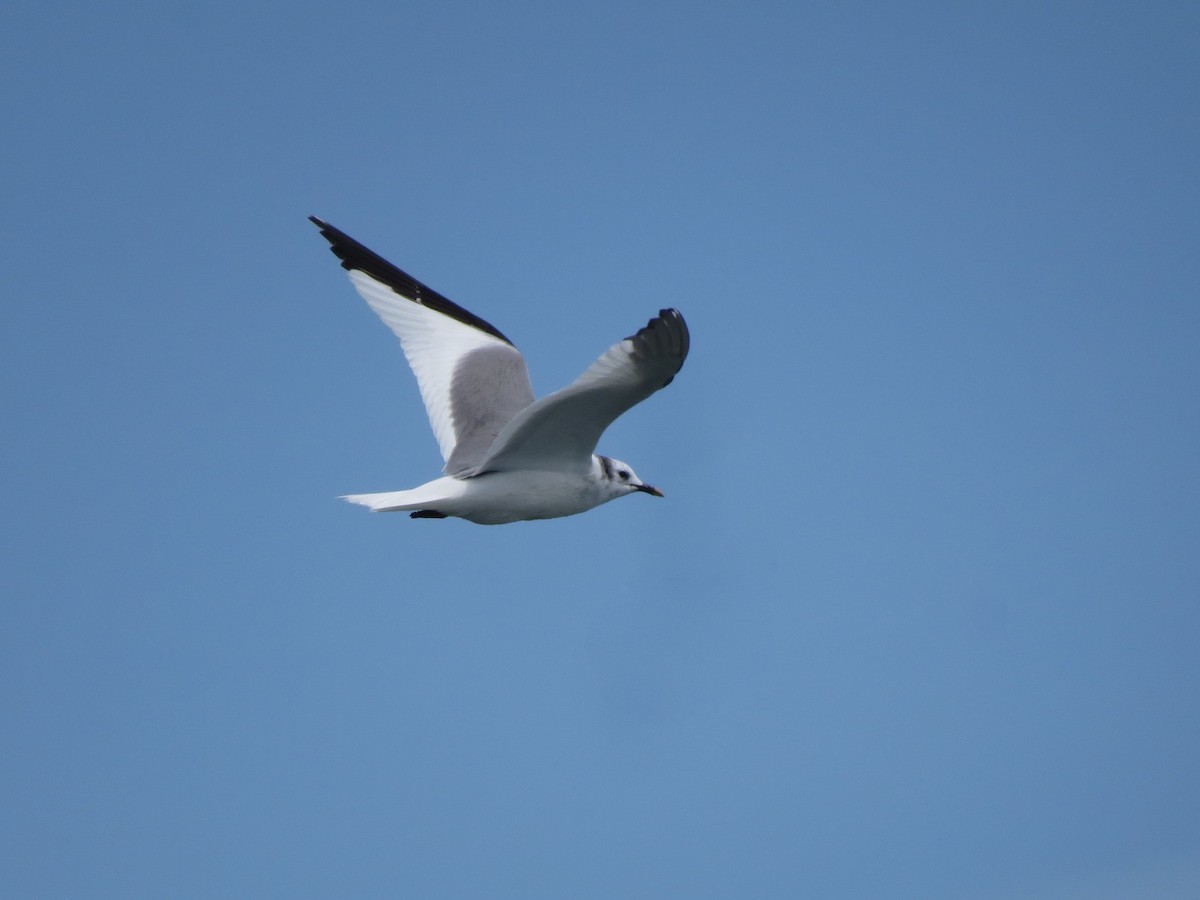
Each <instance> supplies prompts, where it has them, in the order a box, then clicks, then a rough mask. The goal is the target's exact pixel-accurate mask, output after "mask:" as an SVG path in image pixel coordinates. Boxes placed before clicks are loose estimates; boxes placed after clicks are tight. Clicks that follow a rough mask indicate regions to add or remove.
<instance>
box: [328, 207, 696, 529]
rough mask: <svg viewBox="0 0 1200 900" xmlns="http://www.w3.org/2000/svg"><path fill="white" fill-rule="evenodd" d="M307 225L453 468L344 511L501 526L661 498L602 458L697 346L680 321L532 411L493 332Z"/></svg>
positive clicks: (608, 356)
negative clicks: (608, 443)
mask: <svg viewBox="0 0 1200 900" xmlns="http://www.w3.org/2000/svg"><path fill="white" fill-rule="evenodd" d="M309 219H310V220H311V221H312V222H313V224H315V225H316V226H317V227H318V228H320V229H321V234H322V235H323V236H324V237H325V239H326V240H328V241H329V243H330V245H331V248H330V249H332V250H333V252H334V254H336V255H337V257H338V259H340V260H341V261H342V268H344V269H346V270H348V271H349V273H350V280H351V281H352V282H353V283H354V286H355V288H357V289H358V292H359V293H360V294H361V295H362V296H363V298H364V299H365V300H366V301H367V303H369V304H370V306H371V308H372V309H373V310H375V312H376V313H377V314H378V315H379V317H380V318H381V319H383V321H384V323H385V324H386V325H387V326H388V327H389V328H391V329H392V331H393V332H395V334H396V337H398V338H399V339H400V345H401V346H402V347H403V348H404V355H405V357H406V358H407V359H408V364H409V366H411V367H412V370H413V373H414V374H415V375H416V376H417V384H418V385H419V386H420V389H421V399H422V400H424V401H425V411H426V412H427V413H428V415H429V422H430V424H431V425H432V426H433V433H434V435H435V436H436V437H437V442H438V445H439V446H440V448H441V451H442V458H443V459H444V460H445V462H446V465H445V468H444V469H443V471H444V472H445V476H444V477H442V478H436V479H434V480H433V481H430V482H427V483H425V484H423V485H421V486H420V487H416V488H412V489H411V490H407V491H391V492H388V493H382V494H351V495H349V496H346V497H344V498H343V499H345V500H349V501H350V502H351V503H358V504H361V505H362V506H366V507H369V508H370V509H371V510H373V511H374V512H391V511H394V510H407V511H410V514H411V516H412V518H414V519H444V518H446V517H447V516H457V517H459V518H462V519H466V520H467V521H470V522H476V523H478V524H480V525H500V524H504V523H507V522H519V521H522V520H525V519H552V518H555V517H558V516H571V515H575V514H576V513H581V512H586V511H587V510H589V509H591V508H592V507H594V506H599V505H600V504H601V503H607V502H608V501H609V500H614V499H616V498H617V497H624V496H625V495H627V494H633V493H637V492H641V493H645V494H650V495H652V496H654V497H661V496H662V492H661V491H660V490H658V488H655V487H651V486H650V485H648V484H646V483H645V482H643V481H642V480H641V479H640V478H638V477H637V475H636V474H634V471H633V469H632V468H630V467H629V466H628V465H626V464H625V463H623V462H621V461H620V460H616V459H612V458H610V457H607V456H598V455H596V454H595V452H594V451H595V449H596V444H597V443H598V442H599V440H600V435H601V434H603V433H604V429H606V428H607V427H608V426H609V425H610V424H611V423H612V422H613V421H614V420H616V418H617V417H618V416H620V415H621V414H622V413H624V412H625V411H626V410H628V409H630V408H631V407H633V406H634V405H636V404H638V403H640V402H641V401H643V400H645V399H646V398H647V397H649V396H650V395H651V394H653V393H654V392H655V391H657V390H659V389H660V388H664V387H666V386H667V385H668V384H670V383H671V379H672V378H674V377H675V373H677V372H678V371H679V370H680V368H681V367H682V366H683V360H684V358H685V357H686V356H687V353H688V343H689V337H688V329H687V324H686V323H685V322H684V321H683V316H682V315H680V313H679V310H677V309H664V310H661V311H660V312H659V314H658V316H657V317H656V318H653V319H651V320H650V322H649V324H647V325H646V327H645V328H643V329H641V330H640V331H638V333H637V334H635V335H633V336H632V337H627V338H625V340H623V341H620V342H619V343H616V344H614V345H613V346H612V347H610V348H609V349H608V351H607V352H606V353H604V355H602V356H601V357H600V358H599V359H597V360H596V361H595V362H594V363H592V364H591V365H590V366H588V368H587V370H586V371H585V372H584V373H583V374H582V375H580V376H579V378H577V379H576V380H575V381H574V383H572V384H570V385H568V386H567V387H565V388H563V389H562V390H559V391H555V392H554V393H553V394H550V395H549V396H546V397H543V398H542V399H541V400H537V401H535V400H534V398H533V388H532V387H531V385H530V383H529V371H528V369H527V368H526V367H525V358H524V357H523V356H522V355H521V353H520V351H519V350H517V348H516V347H514V346H513V344H512V341H510V340H509V339H508V338H506V337H505V336H504V335H503V334H501V333H500V332H499V331H498V330H497V329H496V328H495V327H493V326H492V325H490V324H488V323H487V322H485V321H484V320H483V319H481V318H479V317H478V316H476V315H474V314H473V313H470V312H468V311H467V310H465V309H463V308H462V307H461V306H458V305H457V304H456V303H453V302H451V301H450V300H447V299H446V298H445V297H443V296H442V295H441V294H439V293H437V292H436V291H433V290H430V289H429V288H428V287H426V286H425V285H423V284H421V282H419V281H417V280H416V279H415V278H413V277H412V276H411V275H408V274H407V273H405V272H402V271H401V270H400V269H398V268H396V267H395V266H394V265H392V264H391V263H389V262H388V261H387V260H385V259H384V258H383V257H381V256H379V255H377V254H375V253H373V252H372V251H370V250H368V249H367V248H366V247H364V246H363V245H362V244H360V243H358V241H356V240H354V239H353V238H351V237H349V236H348V235H346V234H344V233H343V232H341V231H339V230H338V229H336V228H334V227H333V226H332V225H330V224H328V223H327V222H323V221H321V220H320V219H318V218H317V217H316V216H310V217H309Z"/></svg>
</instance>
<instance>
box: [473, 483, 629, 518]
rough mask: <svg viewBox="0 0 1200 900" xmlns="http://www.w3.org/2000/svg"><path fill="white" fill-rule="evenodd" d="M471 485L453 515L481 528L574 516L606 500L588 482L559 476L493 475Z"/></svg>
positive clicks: (595, 487) (594, 486)
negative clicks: (461, 507) (529, 520)
mask: <svg viewBox="0 0 1200 900" xmlns="http://www.w3.org/2000/svg"><path fill="white" fill-rule="evenodd" d="M467 483H468V485H469V488H468V490H467V492H466V497H464V498H463V499H464V501H468V502H464V503H463V504H462V505H463V509H462V511H461V512H457V513H452V515H458V516H460V517H461V518H464V519H466V520H467V521H469V522H474V523H476V524H477V525H504V524H506V523H508V522H521V521H525V520H528V519H555V518H558V517H560V516H573V515H575V514H576V513H581V512H586V511H587V510H589V509H591V508H592V507H594V506H598V505H599V504H601V503H603V502H604V500H605V499H606V498H604V497H603V496H601V494H600V491H599V490H598V488H597V486H596V485H594V484H593V483H592V482H591V481H589V480H588V479H586V478H583V477H580V476H576V475H568V474H565V473H559V472H490V473H488V474H486V475H479V476H477V477H475V478H471V479H469V480H468V482H467Z"/></svg>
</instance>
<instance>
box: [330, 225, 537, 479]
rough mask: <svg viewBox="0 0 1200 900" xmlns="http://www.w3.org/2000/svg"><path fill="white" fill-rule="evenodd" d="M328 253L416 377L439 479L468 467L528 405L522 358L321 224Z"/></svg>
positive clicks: (495, 334)
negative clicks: (440, 465)
mask: <svg viewBox="0 0 1200 900" xmlns="http://www.w3.org/2000/svg"><path fill="white" fill-rule="evenodd" d="M309 219H310V220H311V221H312V223H313V224H314V225H316V226H317V227H318V228H320V229H321V234H322V235H323V236H324V237H325V239H326V240H327V241H329V244H330V249H332V250H333V252H334V253H335V254H336V255H337V257H338V259H340V260H341V261H342V268H344V269H347V270H348V271H349V272H350V280H351V281H352V282H353V283H354V286H355V287H356V288H357V289H358V292H359V293H360V294H362V296H363V299H365V300H366V301H367V303H369V304H370V305H371V309H373V310H375V312H376V313H378V315H379V318H381V319H383V321H384V323H385V324H386V325H387V326H388V327H389V328H391V329H392V331H393V332H395V334H396V337H398V338H400V346H401V347H403V348H404V355H405V357H406V358H407V359H408V364H409V366H411V367H412V370H413V374H415V375H416V376H417V384H418V385H419V386H420V388H421V399H422V400H424V401H425V411H426V413H428V415H429V424H430V425H432V426H433V433H434V435H435V436H436V437H437V442H438V446H439V447H440V448H441V451H442V459H444V460H445V461H446V466H445V472H446V474H447V475H462V474H465V473H467V472H470V471H472V470H474V469H476V468H478V465H479V463H480V461H481V460H482V459H483V456H484V454H485V453H486V452H487V450H488V448H489V447H491V446H492V444H493V442H494V441H495V439H496V436H497V435H498V434H499V433H500V431H501V429H502V428H503V427H504V426H505V425H506V424H507V423H508V422H509V421H510V420H511V419H512V418H513V417H514V416H515V415H516V414H517V413H518V412H520V411H521V410H523V409H525V408H526V407H527V406H529V405H530V404H531V403H533V388H532V387H531V386H530V384H529V370H528V369H527V368H526V366H525V358H524V357H523V356H521V353H520V351H518V350H517V348H516V347H514V346H513V345H512V342H511V341H510V340H509V339H508V338H506V337H505V336H504V335H503V334H501V333H500V332H499V331H498V330H497V329H496V328H495V327H494V326H492V325H490V324H489V323H487V322H485V321H484V320H483V319H481V318H479V317H478V316H476V315H475V314H473V313H470V312H468V311H467V310H465V309H463V308H462V307H461V306H459V305H458V304H456V303H453V302H451V301H450V300H447V299H446V298H445V297H443V296H442V295H441V294H439V293H437V291H434V290H431V289H430V288H428V287H426V286H425V285H423V284H421V282H419V281H417V280H416V279H415V278H413V277H412V276H411V275H409V274H408V273H407V272H403V271H401V270H400V269H398V268H396V267H395V266H394V265H392V264H391V263H390V262H388V261H387V260H386V259H384V258H383V257H381V256H379V255H378V254H376V253H373V252H372V251H371V250H368V249H367V248H366V247H364V246H363V245H362V244H360V243H359V242H358V241H356V240H354V238H352V237H350V236H349V235H347V234H345V233H344V232H342V231H339V230H338V229H336V228H334V227H333V226H332V225H330V224H329V223H327V222H323V221H321V220H320V219H318V218H317V217H316V216H310V217H309Z"/></svg>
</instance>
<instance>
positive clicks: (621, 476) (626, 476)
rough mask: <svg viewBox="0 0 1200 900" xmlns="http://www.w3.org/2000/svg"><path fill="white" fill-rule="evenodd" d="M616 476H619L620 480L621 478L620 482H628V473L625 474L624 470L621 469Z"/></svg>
mask: <svg viewBox="0 0 1200 900" xmlns="http://www.w3.org/2000/svg"><path fill="white" fill-rule="evenodd" d="M617 475H619V476H620V478H621V480H622V481H628V480H629V473H628V472H626V471H625V470H624V469H622V470H621V471H620V472H618V473H617Z"/></svg>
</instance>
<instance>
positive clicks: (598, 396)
mask: <svg viewBox="0 0 1200 900" xmlns="http://www.w3.org/2000/svg"><path fill="white" fill-rule="evenodd" d="M689 343H690V337H689V335H688V328H687V323H686V322H684V320H683V316H682V315H681V314H680V312H679V310H677V309H664V310H662V311H660V312H659V314H658V316H657V317H656V318H654V319H651V320H650V322H649V323H648V324H647V325H646V327H645V328H643V329H641V330H640V331H639V332H638V333H637V334H635V335H633V336H632V337H627V338H625V340H623V341H620V342H618V343H616V344H614V345H613V346H612V347H610V348H609V349H608V350H607V351H606V352H605V353H604V354H603V355H602V356H601V357H600V358H599V359H597V360H596V361H595V362H594V363H592V364H591V365H590V366H588V368H587V370H586V371H585V372H584V373H583V374H582V375H580V376H579V378H577V379H576V380H575V381H574V382H573V383H571V384H570V385H568V386H567V387H565V388H563V389H562V390H559V391H555V392H554V393H553V394H550V395H549V396H546V397H543V398H542V399H541V400H538V401H537V402H536V403H534V404H532V405H531V406H528V407H526V408H525V409H523V410H521V411H520V412H519V413H517V415H516V416H515V417H514V418H513V420H512V421H511V422H509V423H508V424H507V425H505V426H504V429H503V430H502V431H501V432H500V434H499V435H498V436H497V438H496V441H495V443H494V444H492V447H491V449H490V450H489V451H488V453H487V456H486V457H485V458H484V459H483V461H482V462H481V463H480V464H479V468H478V470H477V473H478V474H482V473H483V472H495V471H504V470H511V469H540V470H551V471H570V472H577V471H586V470H587V468H588V467H590V466H591V457H592V454H593V453H594V452H595V450H596V444H597V443H598V442H599V440H600V436H601V435H602V434H603V433H604V430H605V429H606V428H608V426H609V425H611V424H612V423H613V422H614V421H615V420H616V419H617V417H619V416H620V415H621V414H622V413H624V412H625V411H627V410H629V409H631V408H632V407H633V406H635V405H637V404H638V403H641V402H642V401H643V400H645V399H646V398H647V397H649V396H650V395H651V394H653V393H654V392H655V391H657V390H660V389H661V388H664V387H666V386H667V385H668V384H670V383H671V380H672V379H673V378H674V377H675V375H676V373H677V372H679V370H680V369H681V368H682V367H683V361H684V359H686V358H687V354H688V346H689Z"/></svg>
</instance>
